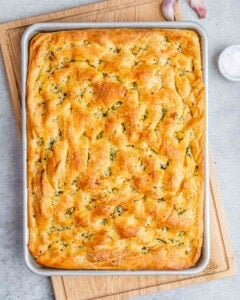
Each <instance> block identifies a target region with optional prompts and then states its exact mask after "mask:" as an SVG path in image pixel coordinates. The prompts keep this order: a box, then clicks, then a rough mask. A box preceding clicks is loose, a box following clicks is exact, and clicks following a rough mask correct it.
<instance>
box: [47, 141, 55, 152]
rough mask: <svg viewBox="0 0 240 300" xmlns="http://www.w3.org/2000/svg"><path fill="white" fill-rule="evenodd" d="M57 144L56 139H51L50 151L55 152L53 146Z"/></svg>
mask: <svg viewBox="0 0 240 300" xmlns="http://www.w3.org/2000/svg"><path fill="white" fill-rule="evenodd" d="M55 143H56V140H55V139H51V140H50V142H49V146H48V150H50V151H53V146H54V144H55Z"/></svg>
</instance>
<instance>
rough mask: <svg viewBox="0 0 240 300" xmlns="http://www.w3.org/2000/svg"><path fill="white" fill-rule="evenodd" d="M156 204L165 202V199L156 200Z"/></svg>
mask: <svg viewBox="0 0 240 300" xmlns="http://www.w3.org/2000/svg"><path fill="white" fill-rule="evenodd" d="M157 202H158V203H161V202H166V199H165V198H160V199H158V200H157Z"/></svg>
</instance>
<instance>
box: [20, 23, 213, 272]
mask: <svg viewBox="0 0 240 300" xmlns="http://www.w3.org/2000/svg"><path fill="white" fill-rule="evenodd" d="M121 27H125V28H170V29H192V30H195V31H196V32H198V34H199V36H200V40H201V51H202V66H203V74H204V83H205V86H206V147H205V203H204V239H203V248H202V253H201V257H200V259H199V261H198V263H197V264H196V266H194V267H192V268H189V269H186V270H179V271H175V270H163V271H161V270H159V271H158V270H138V271H125V270H65V269H53V268H45V267H43V266H41V265H39V264H37V263H36V262H35V260H34V259H33V257H32V255H31V254H30V252H29V250H28V235H29V232H28V212H27V134H26V122H27V117H26V114H27V113H26V79H27V69H28V48H29V43H30V40H31V38H32V37H33V36H34V35H36V34H37V33H39V32H51V31H59V30H71V29H87V28H121ZM21 50H22V53H21V62H22V137H23V220H24V221H23V231H24V239H23V246H24V258H25V262H26V264H27V266H28V268H29V269H30V270H31V271H32V272H34V273H36V274H39V275H45V276H54V275H85V276H89V275H93V276H96V275H97V276H103V275H190V274H196V273H199V272H201V271H202V270H203V269H204V268H205V267H206V266H207V264H208V262H209V257H210V223H209V206H210V203H209V166H208V113H207V112H208V92H207V88H208V60H207V57H208V45H207V37H206V33H205V31H204V30H203V28H202V27H201V26H199V25H198V24H197V23H194V22H118V23H90V22H89V23H85V22H84V23H39V24H34V25H32V26H30V27H28V28H27V30H26V31H25V32H24V34H23V36H22V41H21Z"/></svg>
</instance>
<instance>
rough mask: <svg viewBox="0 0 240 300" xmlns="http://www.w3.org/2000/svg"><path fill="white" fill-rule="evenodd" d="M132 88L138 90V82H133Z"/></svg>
mask: <svg viewBox="0 0 240 300" xmlns="http://www.w3.org/2000/svg"><path fill="white" fill-rule="evenodd" d="M132 87H133V89H136V88H137V82H136V81H133V82H132Z"/></svg>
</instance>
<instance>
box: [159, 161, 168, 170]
mask: <svg viewBox="0 0 240 300" xmlns="http://www.w3.org/2000/svg"><path fill="white" fill-rule="evenodd" d="M168 166H169V162H167V163H166V164H161V169H162V170H166V169H167V167H168Z"/></svg>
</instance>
